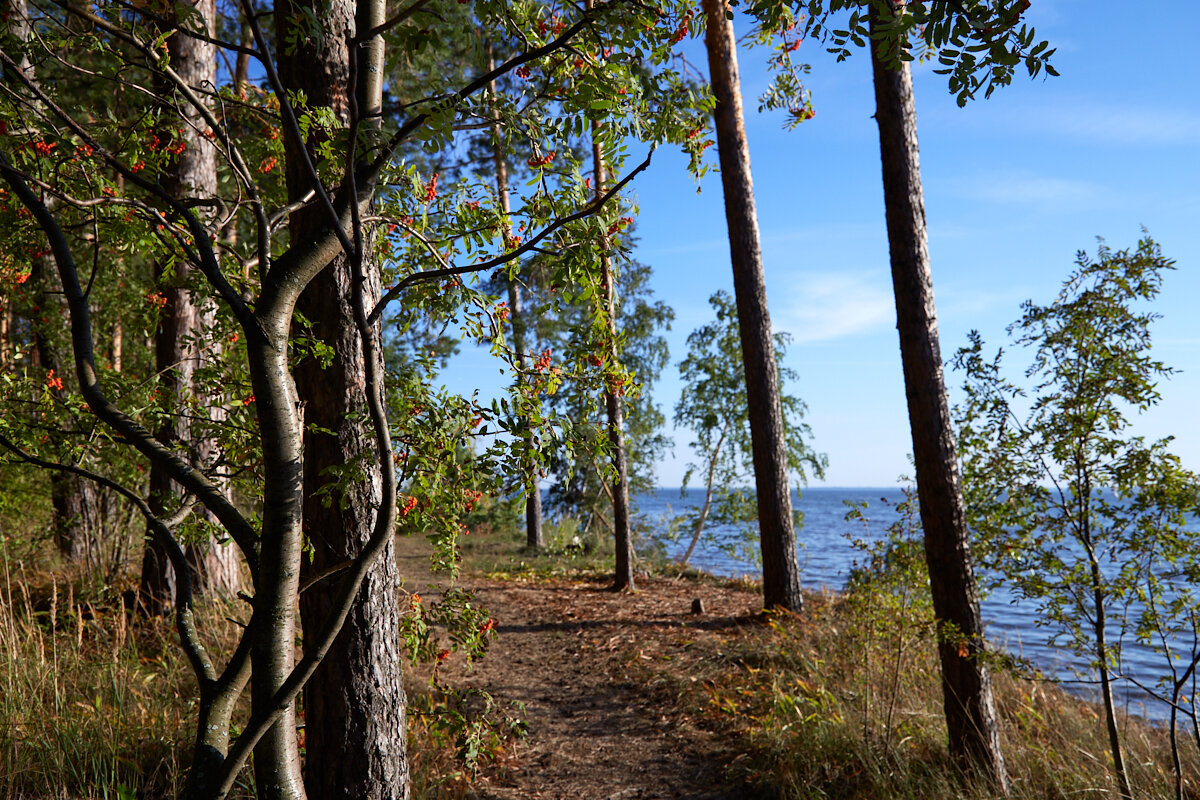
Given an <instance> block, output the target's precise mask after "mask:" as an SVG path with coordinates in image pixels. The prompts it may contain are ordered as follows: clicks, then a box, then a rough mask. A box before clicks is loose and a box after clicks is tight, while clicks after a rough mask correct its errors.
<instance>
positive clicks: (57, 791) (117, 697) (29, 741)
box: [0, 541, 244, 800]
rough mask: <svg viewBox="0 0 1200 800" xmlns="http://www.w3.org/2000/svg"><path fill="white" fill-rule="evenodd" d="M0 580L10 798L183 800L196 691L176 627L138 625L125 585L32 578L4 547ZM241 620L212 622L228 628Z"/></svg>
mask: <svg viewBox="0 0 1200 800" xmlns="http://www.w3.org/2000/svg"><path fill="white" fill-rule="evenodd" d="M0 570H2V573H0V798H3V800H10V799H12V798H54V799H55V800H57V799H58V798H104V799H105V800H108V798H120V799H122V800H123V799H124V798H134V797H137V798H146V800H153V798H160V797H162V798H165V797H175V796H176V795H177V794H179V792H180V790H181V789H182V787H183V782H184V779H185V770H186V768H187V765H188V762H189V753H190V748H191V743H192V739H193V736H194V730H193V728H192V726H193V725H194V724H195V723H194V719H195V699H194V698H195V681H194V679H193V677H192V675H191V671H190V669H189V667H188V665H187V663H186V661H185V659H184V658H183V656H182V654H181V653H180V651H179V648H178V643H177V641H176V638H175V634H174V631H173V629H172V627H171V626H170V624H169V622H168V621H165V620H159V619H154V620H143V619H139V618H138V617H137V616H135V615H134V614H133V613H131V611H130V610H129V609H127V608H126V607H125V602H124V600H123V599H122V595H121V592H120V588H121V587H119V586H118V587H115V588H104V589H98V588H97V587H95V586H89V585H88V583H87V581H86V580H85V579H84V577H83V576H78V577H76V578H75V579H70V578H67V577H64V575H63V574H62V573H61V572H58V573H49V572H39V573H36V574H30V573H29V572H27V571H26V568H25V565H24V564H23V563H22V564H18V563H16V562H14V561H13V560H11V559H10V558H9V557H8V550H7V547H6V546H5V543H4V542H3V541H0ZM234 611H235V609H227V608H223V607H219V606H215V605H214V606H213V607H210V608H208V609H206V610H205V611H204V614H203V615H204V617H205V618H206V619H205V622H207V623H208V628H209V629H212V630H220V629H221V628H222V627H227V623H223V622H222V620H223V618H224V616H226V615H227V614H228V613H232V612H234ZM243 796H244V795H243Z"/></svg>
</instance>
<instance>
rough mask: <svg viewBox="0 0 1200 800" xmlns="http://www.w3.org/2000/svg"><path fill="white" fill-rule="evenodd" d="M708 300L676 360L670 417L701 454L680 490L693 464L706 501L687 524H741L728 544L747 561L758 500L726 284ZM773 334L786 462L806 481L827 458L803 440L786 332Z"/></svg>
mask: <svg viewBox="0 0 1200 800" xmlns="http://www.w3.org/2000/svg"><path fill="white" fill-rule="evenodd" d="M708 302H709V304H710V305H711V306H712V307H713V310H714V311H716V314H717V319H716V321H715V322H710V323H708V324H707V325H704V326H702V327H700V328H697V329H696V330H694V331H692V333H691V334H690V335H689V336H688V348H689V352H688V356H687V358H685V359H684V360H683V361H682V362H680V364H679V372H680V376H681V378H682V379H683V384H684V386H683V392H682V394H681V395H680V398H679V401H678V402H677V403H676V404H675V424H676V425H677V426H680V427H686V428H687V429H689V430H690V431H691V432H692V434H693V435H694V436H695V437H696V438H695V440H694V441H693V442H692V443H691V446H692V448H693V450H695V452H697V453H700V454H701V456H702V458H703V460H702V461H701V462H700V463H699V464H696V463H690V464H688V468H687V471H686V472H685V473H684V476H683V485H682V491H683V493H685V494H686V492H687V488H688V484H690V483H691V482H692V480H693V478H694V477H695V476H696V473H697V471H700V472H702V473H703V474H704V476H705V502H704V504H703V506H702V507H701V508H700V509H696V510H693V511H692V512H691V513H690V514H689V515H687V520H688V525H687V527H690V528H691V529H692V530H693V531H694V535H695V536H697V537H698V536H699V535H700V533H701V532H702V530H703V528H704V526H705V524H706V522H711V524H715V525H727V526H734V527H737V528H740V529H741V530H742V531H743V534H744V535H743V536H742V537H739V538H737V539H735V540H733V542H732V543H730V546H731V547H734V548H736V549H737V550H738V553H737V557H741V558H746V557H747V556H749V560H752V561H753V560H757V558H758V555H757V554H756V553H754V552H752V551H753V548H749V547H747V546H746V545H745V541H747V539H753V538H755V536H756V531H755V530H754V526H753V523H754V522H755V521H756V520H757V519H758V507H757V505H756V501H755V493H754V490H753V488H752V487H753V483H754V459H753V449H752V446H751V439H750V417H749V403H748V401H747V398H746V374H745V369H744V368H743V366H742V344H741V334H740V333H739V330H738V318H737V308H736V306H735V305H734V302H733V299H732V298H731V297H730V296H729V295H728V294H727V293H726V292H717V293H716V294H714V295H713V296H712V297H710V298H709V301H708ZM774 340H775V358H776V364H777V368H778V371H779V384H780V404H781V406H782V410H783V420H784V429H785V436H786V447H787V460H788V468H789V470H790V471H791V472H792V474H793V475H795V476H796V478H797V479H798V480H799V481H800V483H805V482H807V480H808V472H809V471H810V470H811V471H812V473H813V475H815V476H817V477H818V478H819V477H822V476H823V475H824V474H825V466H826V463H827V459H826V457H825V456H824V455H823V454H818V453H816V452H814V451H813V449H812V448H811V447H809V445H808V442H807V440H808V439H809V438H810V437H811V436H812V431H811V430H810V429H809V427H808V425H807V424H806V423H804V422H803V421H802V420H803V418H804V412H805V405H804V403H803V402H802V401H801V400H800V399H798V398H797V397H795V396H794V395H791V394H788V393H787V392H786V391H784V387H785V385H787V384H791V383H794V382H795V381H796V379H797V377H798V376H797V375H796V373H795V371H794V370H792V369H790V368H788V367H786V366H783V359H784V356H785V355H786V353H787V344H788V341H789V337H788V335H787V334H785V333H776V334H775V335H774ZM714 498H715V500H714ZM793 513H794V515H795V518H796V525H797V526H799V525H802V524H803V515H802V514H801V512H800V511H799V510H795V511H794V512H793ZM693 546H694V543H693ZM690 552H691V551H690V549H689V553H690Z"/></svg>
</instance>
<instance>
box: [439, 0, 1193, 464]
mask: <svg viewBox="0 0 1200 800" xmlns="http://www.w3.org/2000/svg"><path fill="white" fill-rule="evenodd" d="M1129 9H1130V6H1129V5H1128V4H1119V3H1116V2H1111V1H1110V2H1100V3H1096V2H1091V3H1087V2H1083V0H1034V2H1033V5H1032V7H1031V8H1030V9H1029V11H1028V12H1026V15H1025V18H1026V20H1028V21H1029V22H1030V23H1031V24H1033V25H1035V26H1036V27H1037V29H1038V33H1039V38H1044V39H1049V40H1050V42H1051V44H1052V46H1055V47H1057V48H1058V52H1057V54H1056V56H1055V59H1054V64H1055V66H1056V68H1057V69H1058V71H1059V72H1060V73H1061V77H1058V78H1045V79H1044V78H1042V77H1039V78H1037V79H1034V80H1030V79H1028V78H1027V77H1022V76H1018V77H1017V78H1016V79H1015V81H1014V84H1013V85H1012V86H1010V87H1007V88H1004V89H1000V90H997V92H996V93H995V94H994V95H993V96H992V98H991V99H989V100H983V99H979V100H976V101H973V102H972V103H970V104H968V106H967V107H966V108H965V109H960V108H959V107H958V106H957V104H956V103H955V101H954V98H953V97H952V96H951V95H950V94H949V93H948V92H947V91H946V86H945V78H944V77H943V76H939V75H934V74H933V73H932V67H930V66H928V65H926V66H918V67H917V68H916V73H915V76H916V77H915V80H916V94H917V109H918V128H919V133H920V144H921V166H922V172H923V180H924V187H925V197H926V211H927V217H928V225H929V236H930V250H931V254H932V259H933V262H932V263H933V279H934V291H935V296H936V300H937V307H938V318H939V326H940V332H941V342H942V353H943V356H944V357H945V358H949V357H950V356H951V355H952V354H953V352H954V350H955V349H956V348H957V347H959V346H960V345H962V344H963V343H965V339H966V334H967V332H968V331H969V330H970V329H972V328H977V329H979V330H980V332H981V334H982V335H983V337H984V339H985V341H986V342H987V343H988V344H989V345H991V346H992V347H993V348H994V347H995V346H998V345H1000V344H1003V343H1005V341H1006V334H1005V327H1006V326H1007V325H1008V324H1009V323H1011V322H1012V321H1013V320H1014V319H1016V317H1017V316H1018V314H1019V305H1020V303H1021V302H1022V301H1023V300H1025V299H1033V300H1034V301H1035V302H1042V303H1045V302H1050V301H1051V300H1052V299H1053V297H1054V296H1055V294H1056V293H1057V291H1058V288H1059V286H1060V284H1061V281H1062V280H1063V279H1064V278H1065V277H1066V276H1067V274H1068V273H1069V271H1070V269H1071V266H1072V264H1073V261H1074V257H1075V253H1076V251H1078V250H1080V249H1086V250H1088V251H1092V252H1094V250H1095V238H1096V237H1097V236H1102V237H1104V238H1105V239H1106V241H1107V242H1108V244H1109V245H1110V246H1112V247H1113V248H1114V249H1123V248H1126V247H1132V246H1134V245H1135V244H1136V242H1137V239H1138V237H1139V236H1140V234H1141V229H1140V226H1142V225H1145V226H1146V227H1147V228H1148V230H1149V231H1150V233H1151V235H1152V236H1153V237H1154V238H1155V239H1156V240H1157V241H1158V242H1159V243H1160V245H1161V246H1162V248H1163V251H1164V253H1165V255H1167V256H1168V257H1171V258H1174V259H1175V260H1176V261H1177V267H1178V268H1177V270H1176V271H1175V272H1173V273H1171V274H1170V275H1168V277H1167V278H1166V281H1165V283H1164V288H1163V293H1162V295H1161V297H1160V301H1159V303H1158V304H1157V310H1158V311H1159V312H1160V313H1162V314H1163V316H1164V319H1163V320H1162V321H1161V322H1160V323H1159V325H1158V327H1157V328H1156V338H1155V353H1156V355H1157V357H1158V358H1160V359H1162V360H1164V361H1166V362H1167V363H1168V364H1170V365H1171V366H1173V367H1175V368H1177V369H1179V370H1181V372H1180V373H1179V374H1178V375H1176V376H1175V377H1174V378H1173V379H1171V380H1170V381H1169V382H1167V383H1165V384H1164V385H1163V386H1162V387H1161V391H1162V396H1163V400H1162V402H1161V404H1160V405H1159V406H1158V407H1157V408H1156V409H1154V410H1153V411H1152V412H1150V413H1149V414H1147V415H1145V416H1144V417H1143V418H1141V419H1139V421H1138V423H1137V425H1136V432H1137V433H1142V434H1145V435H1147V436H1150V437H1160V436H1167V435H1173V436H1175V437H1176V443H1175V448H1174V450H1175V452H1176V453H1178V454H1179V455H1180V456H1182V457H1183V459H1184V463H1185V464H1186V465H1187V466H1189V467H1191V468H1193V469H1197V470H1200V425H1197V420H1196V413H1197V411H1198V410H1200V357H1198V356H1197V353H1198V352H1200V313H1198V312H1197V311H1196V310H1195V306H1196V301H1197V298H1200V271H1198V268H1200V189H1198V187H1200V156H1198V150H1200V147H1198V146H1200V51H1198V50H1197V49H1196V47H1195V44H1194V36H1195V31H1196V30H1198V29H1200V3H1197V2H1195V0H1153V1H1152V2H1147V3H1141V4H1137V6H1136V10H1137V11H1138V12H1139V13H1138V14H1130V13H1128V11H1129ZM1120 11H1124V12H1126V13H1125V15H1124V16H1117V13H1118V12H1120ZM739 22H740V20H739ZM746 30H747V27H746V26H745V24H744V23H743V24H742V27H741V28H740V30H739V33H745V32H746ZM689 55H690V57H691V58H693V60H694V63H697V64H701V65H703V64H704V63H705V61H704V56H703V48H702V46H701V44H700V43H699V42H692V43H691V47H690V48H689ZM796 55H798V56H800V57H802V58H803V59H804V60H806V61H808V62H809V63H811V64H812V72H811V75H810V76H809V78H808V81H807V85H808V87H809V89H810V90H811V91H812V93H813V102H814V105H815V107H816V109H817V116H816V117H815V118H814V119H813V120H810V121H808V122H806V123H804V124H803V125H801V126H800V127H799V128H798V129H796V130H794V131H790V132H788V131H784V130H783V126H782V123H783V119H782V116H781V115H779V114H757V113H754V110H755V109H756V108H757V105H758V104H757V97H758V95H759V94H760V93H761V91H762V90H763V89H764V88H765V87H766V85H767V83H768V77H767V75H766V72H765V69H764V67H763V65H764V64H765V62H766V60H767V54H766V53H764V52H761V51H760V52H754V51H748V50H746V49H743V50H742V52H741V53H740V66H741V72H742V91H743V95H744V97H745V104H746V108H747V112H748V118H747V120H746V122H747V133H748V137H749V140H750V150H751V159H752V162H753V169H754V180H755V190H756V196H757V203H758V211H759V225H760V230H761V234H762V241H763V251H764V258H765V266H766V273H767V289H768V295H769V299H770V306H771V315H772V323H773V325H774V328H775V329H776V330H779V331H788V332H790V333H791V334H792V335H793V336H794V337H795V342H794V343H793V345H792V347H791V348H790V351H789V354H788V359H787V362H788V364H789V366H791V367H792V368H794V369H795V370H796V371H797V372H798V373H799V379H798V381H797V382H796V383H795V384H793V385H792V386H790V387H789V389H790V391H791V392H792V393H794V394H796V395H798V396H800V397H801V398H803V399H804V400H805V401H806V402H807V403H808V406H809V414H808V418H807V421H808V423H809V424H810V426H811V427H812V430H813V434H814V446H815V447H816V448H817V449H818V450H820V451H822V452H824V453H826V454H828V456H829V470H828V474H827V477H826V481H825V484H826V485H832V486H882V485H892V484H895V483H896V482H897V478H898V477H899V476H900V475H901V474H911V469H910V467H909V464H908V459H907V454H908V453H909V452H910V450H911V447H910V443H909V432H908V421H907V416H906V409H905V400H904V388H903V382H902V377H901V372H900V357H899V348H898V342H897V337H896V332H895V312H894V309H893V305H892V294H891V282H890V275H889V266H888V251H887V239H886V230H885V227H884V217H883V192H882V187H881V179H880V169H879V154H878V133H877V129H876V127H875V123H874V120H873V119H872V118H871V115H872V114H873V112H874V99H873V93H872V87H871V71H870V59H869V57H867V55H866V54H865V53H862V52H859V53H856V54H855V55H854V56H853V57H852V58H851V59H850V60H849V61H846V62H843V63H841V64H838V63H836V62H835V60H834V59H833V57H832V56H829V55H828V54H826V53H825V52H824V51H823V49H822V48H821V46H820V45H819V44H817V43H814V42H806V43H805V44H804V46H803V47H802V48H801V49H800V50H799V51H798V53H797V54H796ZM635 194H636V200H637V201H638V203H639V206H640V214H639V223H638V235H639V236H640V239H641V241H640V246H639V248H638V251H637V258H638V259H639V260H640V261H643V262H645V263H647V264H650V265H651V266H652V267H653V268H654V275H655V277H654V288H655V292H656V294H657V295H658V296H659V297H660V298H661V299H663V300H665V301H666V302H668V303H669V304H670V305H672V306H673V307H674V308H675V311H676V320H675V324H674V326H673V329H672V330H671V331H670V333H669V334H668V341H669V343H670V346H671V353H672V362H673V363H672V366H671V367H670V368H668V370H667V371H666V372H665V373H664V375H663V377H662V379H660V381H659V382H658V384H657V385H656V386H655V388H654V391H653V394H654V397H655V399H656V400H657V402H658V403H660V404H661V405H662V406H663V407H664V410H665V411H666V412H667V415H668V417H669V416H670V413H671V409H672V407H673V405H674V403H675V402H676V400H677V399H678V397H679V392H680V383H679V380H678V371H677V369H676V368H675V364H677V363H678V361H680V360H681V359H682V358H683V357H684V355H685V340H686V338H687V335H688V333H689V332H690V331H691V330H693V329H694V328H696V327H698V326H700V325H702V324H704V323H705V322H707V321H708V320H709V317H710V313H709V312H710V308H709V306H708V302H707V300H708V297H709V295H710V294H712V293H713V292H715V291H717V290H718V289H726V290H729V291H731V290H732V277H731V272H730V267H729V250H728V243H727V240H726V237H725V220H724V209H723V205H722V197H721V187H720V177H719V175H717V174H715V173H710V175H709V176H708V177H707V178H706V179H705V180H704V181H703V182H702V184H701V192H700V193H699V194H697V192H696V184H695V183H694V181H693V180H692V178H691V177H690V176H689V175H688V174H687V171H686V169H685V161H684V159H683V158H682V157H681V156H679V155H678V154H676V153H668V152H659V153H658V154H656V155H655V160H654V164H653V165H652V167H651V168H650V169H649V170H648V171H647V173H646V174H644V175H643V176H640V177H639V179H638V181H637V182H636V184H635ZM1008 360H1009V362H1010V363H1012V364H1020V363H1024V358H1023V357H1022V355H1021V354H1020V353H1017V352H1012V353H1011V354H1010V356H1009V359H1008ZM457 361H458V362H459V364H458V365H457V366H452V367H451V370H450V371H449V373H448V374H447V376H446V377H447V380H448V382H449V383H450V384H451V385H454V384H455V383H456V382H457V381H456V380H455V376H454V374H453V373H455V372H457V371H459V370H462V369H470V370H472V371H474V369H475V367H476V366H477V365H478V361H477V359H476V358H475V356H474V355H473V354H464V357H460V359H458V360H457ZM475 374H476V375H478V373H475ZM947 378H948V381H949V383H950V386H951V400H952V402H953V399H954V394H955V390H956V389H957V385H958V384H959V383H960V380H959V378H958V376H956V375H955V374H954V373H953V372H949V371H948V372H947ZM689 440H690V437H689V435H688V433H687V432H686V431H678V432H676V433H675V443H676V448H675V454H674V457H671V458H668V460H667V461H666V462H664V463H663V464H662V465H661V466H660V468H659V483H660V484H661V485H665V486H673V485H678V483H679V480H680V478H681V476H682V474H683V471H684V469H685V467H686V464H687V462H688V460H689V459H691V458H692V457H693V456H692V454H691V452H690V450H689V448H688V447H687V443H688V441H689Z"/></svg>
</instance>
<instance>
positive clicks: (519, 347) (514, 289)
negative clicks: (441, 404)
mask: <svg viewBox="0 0 1200 800" xmlns="http://www.w3.org/2000/svg"><path fill="white" fill-rule="evenodd" d="M493 67H494V62H493V60H492V58H491V52H490V50H489V53H488V69H489V70H491V69H492V68H493ZM491 92H492V97H493V105H492V162H493V164H494V165H495V169H496V195H497V197H498V198H499V200H500V210H501V211H503V212H504V217H505V225H506V230H505V232H506V233H507V234H509V235H511V233H512V228H511V226H509V225H508V222H507V220H508V215H509V213H510V212H511V211H512V208H511V206H510V201H509V196H508V158H507V157H506V156H505V151H504V140H503V139H502V138H501V135H502V134H501V130H500V112H499V110H498V109H497V108H496V106H495V103H494V98H495V96H496V83H495V81H493V82H492V84H491ZM508 309H509V319H511V320H512V330H513V350H515V351H516V354H517V372H518V375H519V376H524V374H525V370H526V369H528V368H529V358H528V354H529V340H528V337H527V336H526V325H525V316H524V313H523V309H522V307H521V287H520V286H519V284H518V283H517V280H516V279H515V278H514V279H510V280H509V281H508ZM518 380H523V377H519V378H518ZM520 424H521V427H523V428H525V429H528V425H529V423H528V420H522V421H521V423H520ZM528 438H530V437H529V436H527V439H528ZM526 446H527V447H531V446H532V442H530V441H527V442H526ZM525 471H526V478H525V546H526V547H528V548H529V549H530V550H541V549H542V548H543V547H544V546H545V539H544V537H543V535H542V492H541V488H540V487H539V486H538V474H537V467H536V465H534V464H533V463H532V459H531V460H530V462H529V463H528V464H527V466H526V468H525Z"/></svg>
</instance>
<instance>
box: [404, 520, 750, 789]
mask: <svg viewBox="0 0 1200 800" xmlns="http://www.w3.org/2000/svg"><path fill="white" fill-rule="evenodd" d="M400 562H401V571H402V574H403V575H405V576H406V578H407V579H408V580H409V585H410V587H412V586H414V584H415V586H416V587H417V588H424V586H425V585H426V584H427V582H428V580H429V577H428V571H427V569H426V568H425V565H426V564H427V561H426V560H425V557H424V551H423V549H422V548H421V546H420V544H415V545H414V544H411V543H409V544H407V545H405V546H402V547H401V553H400ZM463 584H464V585H466V586H469V587H470V588H472V589H474V590H475V592H476V593H477V596H478V598H479V600H480V602H481V604H482V605H483V606H484V607H485V608H487V609H488V611H489V612H490V613H491V614H492V616H493V617H495V619H496V620H497V623H498V624H497V631H498V633H499V635H498V636H497V638H496V640H495V641H494V642H493V643H492V646H491V648H490V649H489V651H488V655H487V658H486V659H485V660H484V662H483V663H482V664H480V665H478V666H476V667H475V668H474V670H473V671H472V672H471V673H470V674H464V672H463V670H462V669H461V668H452V669H450V670H447V671H446V672H445V673H444V675H445V677H447V678H448V679H449V680H451V681H455V682H457V681H463V682H469V683H470V684H471V685H473V686H476V687H478V688H481V689H484V690H485V691H487V692H489V693H490V694H491V695H492V696H493V697H494V698H496V700H497V701H499V702H501V703H506V702H508V701H516V702H520V703H522V704H524V706H525V710H526V716H525V718H526V721H527V723H528V726H529V735H528V738H527V739H526V740H524V741H523V742H519V743H518V744H517V745H516V749H515V754H514V756H512V757H510V758H505V759H503V760H502V762H501V763H497V764H493V765H491V766H489V767H488V768H487V769H486V770H485V771H484V772H483V773H482V774H481V775H480V777H479V778H478V779H477V780H476V782H475V783H474V784H473V786H472V790H473V792H474V794H475V796H476V797H479V798H495V799H496V800H500V799H503V800H510V799H515V798H547V799H550V798H555V799H557V798H571V800H610V799H611V800H618V799H620V800H633V798H656V799H657V798H662V799H664V800H665V798H695V799H696V800H724V799H725V798H729V799H730V800H732V798H740V797H745V796H747V795H746V792H745V790H744V789H743V787H738V786H733V785H730V784H729V783H728V782H727V779H726V778H725V774H726V767H727V765H728V764H729V762H730V759H731V758H733V754H732V753H731V752H729V750H728V748H727V747H725V746H724V744H723V743H722V742H721V741H720V740H719V739H718V737H717V736H716V735H715V734H714V733H712V732H710V731H709V730H706V729H705V727H704V726H703V725H702V724H701V721H700V720H699V719H697V718H696V715H695V712H694V710H691V709H688V708H686V707H684V705H683V703H681V701H680V700H679V697H678V691H677V689H673V688H672V686H676V687H677V685H678V684H677V680H678V679H679V677H678V676H679V675H680V674H681V672H680V671H681V670H682V671H683V672H682V674H683V675H686V674H687V673H686V669H687V663H688V661H689V659H690V658H693V657H697V655H698V652H699V651H701V650H703V651H706V652H711V650H712V646H719V645H720V643H721V642H723V641H725V640H728V639H731V638H736V637H740V636H741V635H742V632H743V627H744V625H745V624H746V620H747V618H748V614H749V613H750V612H752V611H753V610H755V609H756V601H757V597H756V596H755V595H752V594H748V593H746V592H742V591H737V590H733V589H727V588H721V587H716V586H710V585H705V584H698V583H695V582H691V581H673V580H666V579H653V580H643V581H642V585H641V587H640V590H639V592H638V593H637V594H635V595H619V594H613V593H612V592H609V591H607V590H606V588H605V586H604V584H602V583H592V582H578V581H567V580H563V581H553V582H541V581H539V582H527V583H521V582H516V581H494V580H487V579H467V580H464V581H463ZM695 598H700V599H701V600H702V601H703V603H704V607H705V610H704V613H702V614H698V615H697V614H693V613H692V603H693V600H694V599H695ZM668 673H670V674H671V675H672V676H674V677H670V678H668V677H667V675H668Z"/></svg>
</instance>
